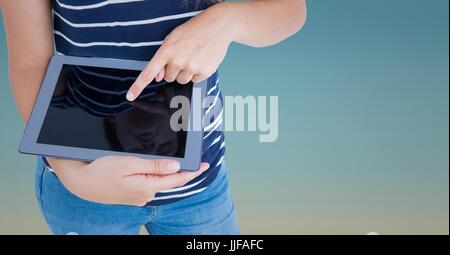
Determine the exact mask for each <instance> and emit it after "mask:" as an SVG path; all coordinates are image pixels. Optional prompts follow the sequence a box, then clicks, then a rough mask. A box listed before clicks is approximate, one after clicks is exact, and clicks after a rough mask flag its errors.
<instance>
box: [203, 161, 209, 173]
mask: <svg viewBox="0 0 450 255" xmlns="http://www.w3.org/2000/svg"><path fill="white" fill-rule="evenodd" d="M204 164H205V170H203V171H206V170H208V169H209V164H208V163H204Z"/></svg>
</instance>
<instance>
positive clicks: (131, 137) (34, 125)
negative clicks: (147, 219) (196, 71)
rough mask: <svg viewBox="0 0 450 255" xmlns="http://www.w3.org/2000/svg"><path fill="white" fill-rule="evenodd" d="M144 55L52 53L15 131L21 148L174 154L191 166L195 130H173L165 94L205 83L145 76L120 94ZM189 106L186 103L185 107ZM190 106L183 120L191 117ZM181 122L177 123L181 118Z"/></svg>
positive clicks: (195, 157)
mask: <svg viewBox="0 0 450 255" xmlns="http://www.w3.org/2000/svg"><path fill="white" fill-rule="evenodd" d="M145 65H146V62H139V61H127V60H113V59H98V58H80V57H68V56H55V57H53V58H52V60H51V62H50V65H49V68H48V69H47V73H46V76H45V79H44V82H43V84H42V86H41V90H40V92H39V95H38V98H37V100H36V103H35V106H34V108H33V112H32V115H31V117H30V120H29V122H28V124H27V127H26V130H25V132H24V135H23V137H22V141H21V145H20V149H19V150H20V152H22V153H29V154H37V155H45V156H52V157H60V158H69V159H78V160H83V161H93V160H95V159H97V158H99V157H102V156H111V155H119V156H134V157H139V158H144V159H175V160H177V161H179V162H180V165H181V169H183V170H192V171H195V170H198V169H199V166H200V159H201V149H202V141H203V139H202V136H203V132H202V131H199V130H196V131H195V130H185V129H182V130H179V131H177V130H174V129H173V128H172V126H171V123H170V121H171V118H172V116H173V113H174V112H176V111H177V110H178V109H176V108H171V107H170V106H171V104H170V103H171V100H172V99H173V98H174V97H177V96H184V97H186V98H187V99H189V100H191V99H192V98H193V97H192V94H193V90H194V88H195V89H199V90H200V91H201V92H202V93H201V94H202V95H204V94H205V93H204V90H205V89H206V82H205V81H203V82H200V83H190V84H187V85H180V84H177V83H176V82H175V83H166V82H159V83H156V82H155V83H152V84H150V85H148V86H147V88H146V89H145V90H144V91H143V92H142V94H141V95H140V96H139V97H138V98H137V99H136V100H135V101H133V102H129V101H128V100H127V99H126V93H127V90H128V88H129V87H130V85H131V84H132V83H133V82H134V80H135V79H136V77H137V76H138V75H139V73H140V71H141V70H142V69H143V68H144V67H145ZM190 110H191V111H192V103H191V108H190ZM192 115H193V114H190V112H189V113H188V120H187V125H188V126H189V127H190V126H191V125H192V124H193V119H192ZM180 122H183V121H182V120H180Z"/></svg>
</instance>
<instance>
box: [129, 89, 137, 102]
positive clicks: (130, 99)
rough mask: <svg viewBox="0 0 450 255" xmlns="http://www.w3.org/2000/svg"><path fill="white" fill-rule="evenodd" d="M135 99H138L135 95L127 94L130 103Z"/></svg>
mask: <svg viewBox="0 0 450 255" xmlns="http://www.w3.org/2000/svg"><path fill="white" fill-rule="evenodd" d="M135 98H136V97H135V95H134V94H133V92H131V91H128V93H127V100H128V101H133V100H134V99H135Z"/></svg>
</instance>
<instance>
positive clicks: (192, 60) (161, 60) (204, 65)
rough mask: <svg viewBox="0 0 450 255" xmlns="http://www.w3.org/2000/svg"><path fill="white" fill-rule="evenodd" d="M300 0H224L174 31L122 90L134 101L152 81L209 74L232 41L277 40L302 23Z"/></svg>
mask: <svg viewBox="0 0 450 255" xmlns="http://www.w3.org/2000/svg"><path fill="white" fill-rule="evenodd" d="M305 19H306V3H305V0H258V1H248V2H247V1H245V2H225V3H220V4H216V5H213V6H212V7H209V8H208V9H206V10H205V11H203V12H202V13H200V14H199V15H197V16H196V17H194V18H191V19H190V20H188V21H187V22H186V23H184V24H182V25H180V26H179V27H177V28H176V29H174V30H173V31H172V32H171V33H170V34H169V35H168V36H167V37H166V38H165V40H164V42H163V44H162V45H161V47H160V48H159V49H158V51H157V52H156V53H155V55H154V56H153V58H152V59H151V60H150V62H149V63H148V65H147V66H146V67H145V69H144V71H142V72H141V74H140V75H139V77H138V78H137V79H136V81H135V82H134V84H133V85H132V86H131V88H130V89H129V91H128V93H127V99H128V100H130V101H133V100H134V99H136V97H138V96H139V95H140V94H141V92H142V90H143V89H144V88H145V87H146V86H147V85H148V84H150V82H152V81H153V80H156V81H157V82H159V81H161V80H162V79H164V80H166V81H167V82H174V81H175V80H176V81H177V82H178V83H181V84H186V83H188V82H189V81H193V82H198V81H201V80H203V79H206V78H207V77H208V76H210V75H211V74H212V73H213V72H214V71H215V70H216V69H217V68H218V66H219V64H220V63H221V62H222V60H223V59H224V57H225V54H226V52H227V49H228V46H229V45H230V43H231V42H233V41H234V42H238V43H242V44H245V45H249V46H254V47H264V46H269V45H273V44H276V43H278V42H280V41H282V40H284V39H286V38H287V37H289V36H291V35H293V34H294V33H296V32H297V31H298V30H299V29H300V28H301V27H302V26H303V24H304V23H305Z"/></svg>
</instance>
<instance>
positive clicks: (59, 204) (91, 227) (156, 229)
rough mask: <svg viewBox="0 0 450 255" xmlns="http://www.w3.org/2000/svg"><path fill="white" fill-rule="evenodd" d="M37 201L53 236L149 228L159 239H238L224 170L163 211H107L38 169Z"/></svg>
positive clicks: (116, 207) (40, 164) (40, 165)
mask: <svg viewBox="0 0 450 255" xmlns="http://www.w3.org/2000/svg"><path fill="white" fill-rule="evenodd" d="M36 197H37V201H38V204H39V207H40V209H41V213H42V215H43V216H44V218H45V221H46V222H47V224H48V226H49V227H50V230H51V231H52V232H53V233H54V234H112V235H114V234H131V235H134V234H139V231H140V228H141V226H145V228H146V229H147V231H148V232H149V233H150V234H155V235H165V234H167V235H176V234H186V235H208V234H239V226H238V223H237V220H236V215H235V209H234V205H233V200H232V197H231V194H230V191H229V188H228V179H227V172H226V169H225V167H224V166H223V167H222V168H221V169H220V171H219V173H218V175H217V177H216V179H215V180H214V181H213V182H212V183H211V184H210V185H209V186H208V188H207V189H206V190H204V191H202V192H200V193H198V194H195V195H193V196H191V197H188V198H185V199H182V200H180V201H177V202H174V203H171V204H166V205H160V206H143V207H138V206H128V205H106V204H99V203H94V202H90V201H87V200H84V199H81V198H79V197H77V196H75V195H74V194H72V193H71V192H70V191H68V190H67V189H66V188H65V187H64V186H63V184H62V183H61V182H60V180H59V179H58V177H57V176H56V174H55V173H53V172H51V171H49V170H48V169H46V168H45V167H44V164H43V161H42V158H39V159H38V163H37V168H36Z"/></svg>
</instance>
